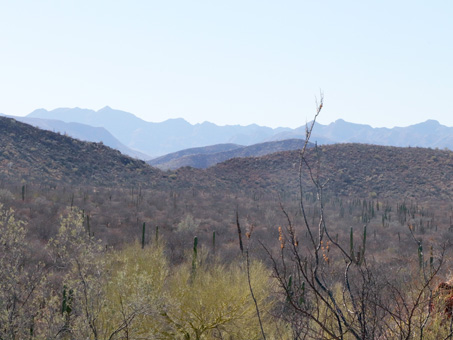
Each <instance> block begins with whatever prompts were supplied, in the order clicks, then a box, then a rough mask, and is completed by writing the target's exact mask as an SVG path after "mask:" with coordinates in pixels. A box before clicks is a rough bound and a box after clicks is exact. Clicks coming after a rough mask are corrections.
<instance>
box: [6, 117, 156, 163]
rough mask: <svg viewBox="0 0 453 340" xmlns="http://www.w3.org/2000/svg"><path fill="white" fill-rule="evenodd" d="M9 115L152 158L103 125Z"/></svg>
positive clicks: (45, 128)
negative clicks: (132, 147)
mask: <svg viewBox="0 0 453 340" xmlns="http://www.w3.org/2000/svg"><path fill="white" fill-rule="evenodd" d="M8 117H9V118H13V119H15V120H18V121H19V122H22V123H26V124H30V125H32V126H35V127H38V128H40V129H44V130H49V131H53V132H58V133H61V134H65V135H68V136H70V137H73V138H77V139H80V140H82V141H86V142H94V143H100V142H102V143H104V144H105V145H107V146H109V147H111V148H113V149H117V150H119V151H120V152H121V153H123V154H125V155H128V156H131V157H134V158H138V159H142V160H148V159H150V156H148V155H146V154H144V153H141V152H139V151H136V150H133V149H131V148H129V147H127V146H125V145H124V144H123V143H121V142H120V141H119V140H118V139H116V138H115V137H114V136H113V135H112V134H111V133H110V132H109V131H107V130H106V129H105V128H103V127H94V126H91V125H86V124H81V123H67V122H63V121H61V120H56V119H43V118H31V117H13V116H8Z"/></svg>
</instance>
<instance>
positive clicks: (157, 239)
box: [156, 225, 159, 246]
mask: <svg viewBox="0 0 453 340" xmlns="http://www.w3.org/2000/svg"><path fill="white" fill-rule="evenodd" d="M158 244H159V226H158V225H156V246H157V245H158Z"/></svg>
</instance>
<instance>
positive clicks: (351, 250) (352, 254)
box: [349, 227, 356, 262]
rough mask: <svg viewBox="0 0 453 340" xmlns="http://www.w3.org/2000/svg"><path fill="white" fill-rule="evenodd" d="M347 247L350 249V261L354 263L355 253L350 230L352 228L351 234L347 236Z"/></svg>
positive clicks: (352, 234)
mask: <svg viewBox="0 0 453 340" xmlns="http://www.w3.org/2000/svg"><path fill="white" fill-rule="evenodd" d="M349 247H350V252H349V254H350V256H351V261H352V262H356V259H355V253H354V230H353V229H352V227H351V232H350V235H349Z"/></svg>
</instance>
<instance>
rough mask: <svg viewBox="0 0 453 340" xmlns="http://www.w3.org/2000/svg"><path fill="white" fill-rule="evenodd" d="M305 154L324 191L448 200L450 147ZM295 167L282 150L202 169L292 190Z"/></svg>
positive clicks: (293, 157) (234, 181) (363, 147)
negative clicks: (441, 148)
mask: <svg viewBox="0 0 453 340" xmlns="http://www.w3.org/2000/svg"><path fill="white" fill-rule="evenodd" d="M318 158H319V167H318V165H317V163H316V159H318ZM307 159H308V160H309V163H310V164H311V167H312V169H313V172H314V175H315V176H319V178H320V182H321V183H325V190H326V191H328V192H330V193H333V194H335V195H341V196H351V197H355V196H359V197H369V196H372V197H374V196H376V197H378V198H385V197H396V198H399V199H401V198H408V199H411V198H415V199H427V198H435V199H446V200H448V201H452V199H453V152H452V151H449V150H433V149H426V148H399V147H388V146H378V145H367V144H334V145H323V146H320V147H318V148H317V149H315V148H312V149H309V150H308V152H307ZM298 169H299V152H298V151H286V152H279V153H275V154H272V155H267V156H264V157H260V158H235V159H231V160H229V161H226V162H223V163H220V164H217V165H215V166H213V167H211V168H209V169H207V170H206V172H207V173H209V174H210V175H211V176H212V177H214V178H221V179H222V180H223V181H224V183H226V184H227V186H229V187H237V188H239V187H241V188H243V189H246V188H248V189H249V190H255V189H257V188H260V189H261V190H269V189H270V188H273V189H275V190H279V191H283V192H297V191H296V190H297V186H298V171H299V170H298ZM304 169H305V171H304V177H303V179H304V183H306V184H307V185H308V184H309V183H310V180H309V177H308V175H307V171H306V170H307V169H306V167H304ZM181 170H185V171H187V169H181ZM308 187H310V186H308Z"/></svg>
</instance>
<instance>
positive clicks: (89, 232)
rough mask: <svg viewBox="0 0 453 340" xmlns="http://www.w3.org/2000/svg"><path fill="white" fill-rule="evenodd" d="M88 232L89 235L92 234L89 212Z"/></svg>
mask: <svg viewBox="0 0 453 340" xmlns="http://www.w3.org/2000/svg"><path fill="white" fill-rule="evenodd" d="M87 232H88V236H91V226H90V215H88V214H87Z"/></svg>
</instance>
